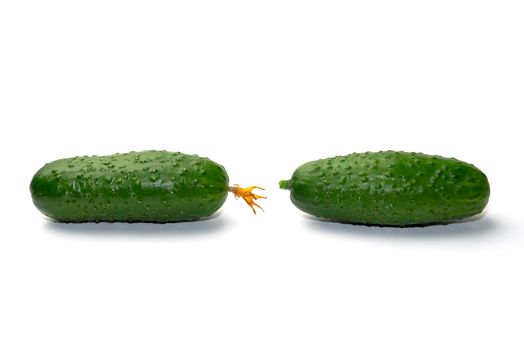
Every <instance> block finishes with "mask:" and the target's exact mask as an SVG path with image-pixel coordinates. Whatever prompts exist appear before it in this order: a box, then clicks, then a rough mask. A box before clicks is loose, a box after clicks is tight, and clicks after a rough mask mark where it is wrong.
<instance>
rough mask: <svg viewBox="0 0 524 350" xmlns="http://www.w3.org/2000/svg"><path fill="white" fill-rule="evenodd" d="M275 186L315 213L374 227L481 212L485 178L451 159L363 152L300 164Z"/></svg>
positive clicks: (429, 221) (426, 222) (486, 192)
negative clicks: (286, 190) (288, 192)
mask: <svg viewBox="0 0 524 350" xmlns="http://www.w3.org/2000/svg"><path fill="white" fill-rule="evenodd" d="M280 188H282V189H288V190H290V191H291V201H292V202H293V204H294V205H295V206H296V207H297V208H298V209H300V210H302V211H304V212H306V213H309V214H311V215H314V216H316V217H320V218H324V219H328V220H332V221H337V222H343V223H356V224H365V225H378V226H413V225H430V224H437V223H449V222H454V221H457V220H461V219H464V218H467V217H470V216H473V215H476V214H479V213H481V212H482V211H483V210H484V208H485V207H486V205H487V203H488V199H489V193H490V187H489V182H488V179H487V177H486V175H484V173H483V172H482V171H480V170H479V169H478V168H476V167H475V166H473V165H471V164H468V163H465V162H462V161H459V160H457V159H454V158H444V157H439V156H431V155H426V154H422V153H408V152H394V151H381V152H366V153H353V154H349V155H346V156H338V157H333V158H327V159H321V160H316V161H312V162H309V163H305V164H303V165H301V166H299V167H298V168H297V169H296V170H295V172H294V173H293V176H292V177H291V179H290V180H282V181H280Z"/></svg>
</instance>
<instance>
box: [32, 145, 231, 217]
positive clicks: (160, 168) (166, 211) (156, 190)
mask: <svg viewBox="0 0 524 350" xmlns="http://www.w3.org/2000/svg"><path fill="white" fill-rule="evenodd" d="M228 182H229V179H228V175H227V173H226V170H225V169H224V167H223V166H221V165H219V164H217V163H215V162H213V161H211V160H209V159H207V158H202V157H198V156H195V155H186V154H182V153H179V152H176V153H173V152H167V151H144V152H130V153H125V154H115V155H110V156H93V157H87V156H86V157H74V158H66V159H60V160H56V161H54V162H51V163H48V164H46V165H44V167H42V168H41V169H40V170H38V172H37V173H36V174H35V175H34V176H33V179H32V181H31V185H30V191H31V195H32V198H33V203H34V204H35V206H36V207H37V208H38V209H39V210H40V211H41V212H42V213H44V214H45V215H47V216H49V217H51V218H53V219H55V220H56V221H60V222H101V221H107V222H115V221H121V222H160V223H164V222H177V221H189V220H197V219H200V218H204V217H206V216H209V215H212V214H213V213H214V212H216V211H217V210H218V209H219V208H220V207H221V206H222V204H223V203H224V201H225V200H226V197H227V193H228Z"/></svg>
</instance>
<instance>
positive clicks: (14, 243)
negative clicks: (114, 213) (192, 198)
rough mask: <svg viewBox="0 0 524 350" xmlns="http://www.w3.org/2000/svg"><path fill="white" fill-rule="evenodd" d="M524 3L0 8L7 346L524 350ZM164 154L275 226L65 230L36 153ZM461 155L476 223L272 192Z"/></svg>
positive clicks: (0, 286) (2, 296)
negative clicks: (408, 223)
mask: <svg viewBox="0 0 524 350" xmlns="http://www.w3.org/2000/svg"><path fill="white" fill-rule="evenodd" d="M523 18H524V11H523V5H522V2H521V1H461V0H453V1H439V2H427V1H365V2H348V1H340V2H335V1H316V2H313V1H282V0H280V1H264V2H250V1H185V2H173V1H166V2H158V1H144V2H137V1H108V0H104V1H89V2H77V1H73V2H72V1H3V2H1V3H0V116H1V120H2V127H1V132H2V136H1V138H0V142H1V146H2V150H3V152H2V162H1V164H2V165H1V168H2V171H1V186H2V187H1V190H0V193H1V198H2V200H1V201H0V206H1V210H0V215H1V221H2V229H1V233H0V348H1V349H53V350H59V349H99V350H100V349H228V350H230V349H348V348H353V349H403V350H405V349H439V350H440V349H447V350H449V349H523V348H524V337H523V334H522V330H523V326H524V317H523V315H524V302H523V297H524V287H523V272H522V268H523V266H524V240H523V237H522V235H523V231H522V230H523V222H522V215H523V214H522V213H523V206H522V203H523V198H524V193H523V190H522V181H523V180H522V179H523V178H522V176H523V170H524V169H523V166H522V149H523V147H522V146H523V142H522V128H521V127H520V126H518V122H519V120H520V119H522V117H523V115H524V104H523V96H524V85H523V82H524V68H523V67H524V64H523V62H524V45H523V42H524V21H523V20H522V19H523ZM144 149H168V150H173V151H175V150H178V151H182V152H186V153H197V154H199V155H203V156H208V157H210V158H212V159H214V160H215V161H217V162H219V163H221V164H223V165H224V166H225V167H226V168H227V170H228V172H229V175H230V178H231V181H232V183H239V184H242V185H250V184H257V185H261V186H265V187H266V189H267V191H266V194H267V195H268V197H269V198H268V199H267V200H265V201H261V202H260V204H261V205H262V206H263V207H264V208H265V210H266V211H265V212H264V213H260V214H259V215H256V216H254V215H252V214H251V212H250V210H249V209H248V208H247V207H246V206H244V204H243V203H242V202H240V201H235V200H234V199H233V198H229V199H228V201H227V202H226V204H225V205H224V207H223V209H222V211H221V213H220V215H218V216H217V217H215V218H213V219H210V220H207V221H202V222H197V223H183V224H169V225H151V224H136V225H128V224H113V225H111V224H99V225H96V224H87V225H62V224H56V223H52V222H50V221H48V220H46V219H45V218H44V217H43V216H42V215H41V214H40V213H39V212H38V211H37V210H36V209H35V208H34V207H33V205H32V203H31V200H30V196H29V191H28V185H29V181H30V179H31V176H32V175H33V173H34V172H35V171H36V170H37V169H38V168H39V167H40V166H42V165H43V164H44V163H45V162H48V161H51V160H54V159H57V158H62V157H68V156H74V155H84V154H99V155H100V154H111V153H114V152H125V151H129V150H144ZM380 149H397V150H409V151H420V152H425V153H431V154H440V155H444V156H454V157H457V158H459V159H463V160H466V161H468V162H471V163H474V164H475V165H477V166H478V167H479V168H481V169H483V170H484V171H485V172H486V174H488V176H489V179H490V182H491V186H492V196H491V200H490V204H489V207H488V210H487V211H486V213H485V215H484V217H483V218H481V219H480V220H475V221H471V222H467V223H461V224H455V225H448V226H434V227H429V228H414V229H394V228H372V227H362V226H351V225H339V224H332V223H323V222H319V221H316V220H314V219H311V218H310V217H307V216H305V215H303V214H301V213H300V212H299V211H298V210H296V209H295V208H294V207H293V206H292V204H291V203H290V201H289V198H288V192H286V191H282V190H279V189H278V181H279V180H281V179H286V178H289V177H290V175H291V173H292V171H293V170H294V169H295V167H297V166H298V165H300V164H302V163H304V162H306V161H309V160H313V159H317V158H321V157H327V156H332V155H337V154H346V153H350V152H354V151H366V150H380Z"/></svg>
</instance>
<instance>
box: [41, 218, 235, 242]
mask: <svg viewBox="0 0 524 350" xmlns="http://www.w3.org/2000/svg"><path fill="white" fill-rule="evenodd" d="M230 224H231V223H230V221H229V220H228V219H227V218H226V217H225V216H223V215H220V213H217V214H214V215H212V216H210V217H207V218H205V219H201V220H197V221H185V222H173V223H165V224H159V223H146V222H137V223H126V222H111V223H110V222H101V223H94V222H89V223H61V222H56V221H53V220H51V219H48V220H47V222H46V224H45V228H46V230H47V231H49V232H52V233H58V234H63V235H71V236H74V235H81V236H93V237H94V236H96V237H144V238H149V237H184V236H192V237H194V236H202V235H213V234H217V233H220V232H223V231H224V230H225V229H227V227H228V226H229V225H230Z"/></svg>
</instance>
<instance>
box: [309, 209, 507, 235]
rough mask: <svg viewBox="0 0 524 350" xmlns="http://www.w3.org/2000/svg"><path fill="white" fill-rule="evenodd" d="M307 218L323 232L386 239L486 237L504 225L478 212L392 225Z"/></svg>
mask: <svg viewBox="0 0 524 350" xmlns="http://www.w3.org/2000/svg"><path fill="white" fill-rule="evenodd" d="M304 217H306V218H307V221H306V226H307V227H308V228H310V229H312V230H313V231H316V232H319V233H328V234H336V235H341V236H343V235H345V236H367V237H377V238H386V239H409V240H433V239H443V240H445V239H454V238H461V239H462V238H466V237H471V238H474V237H477V238H479V237H486V236H492V235H496V234H497V233H501V230H502V228H503V225H502V223H501V222H500V221H497V220H496V218H494V217H492V216H487V215H485V214H480V215H477V216H475V217H473V218H469V219H466V220H463V221H457V222H453V223H449V224H439V225H429V226H412V227H390V226H367V225H358V224H342V223H337V222H331V221H327V220H323V219H318V218H315V217H313V216H306V215H305V216H304Z"/></svg>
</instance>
